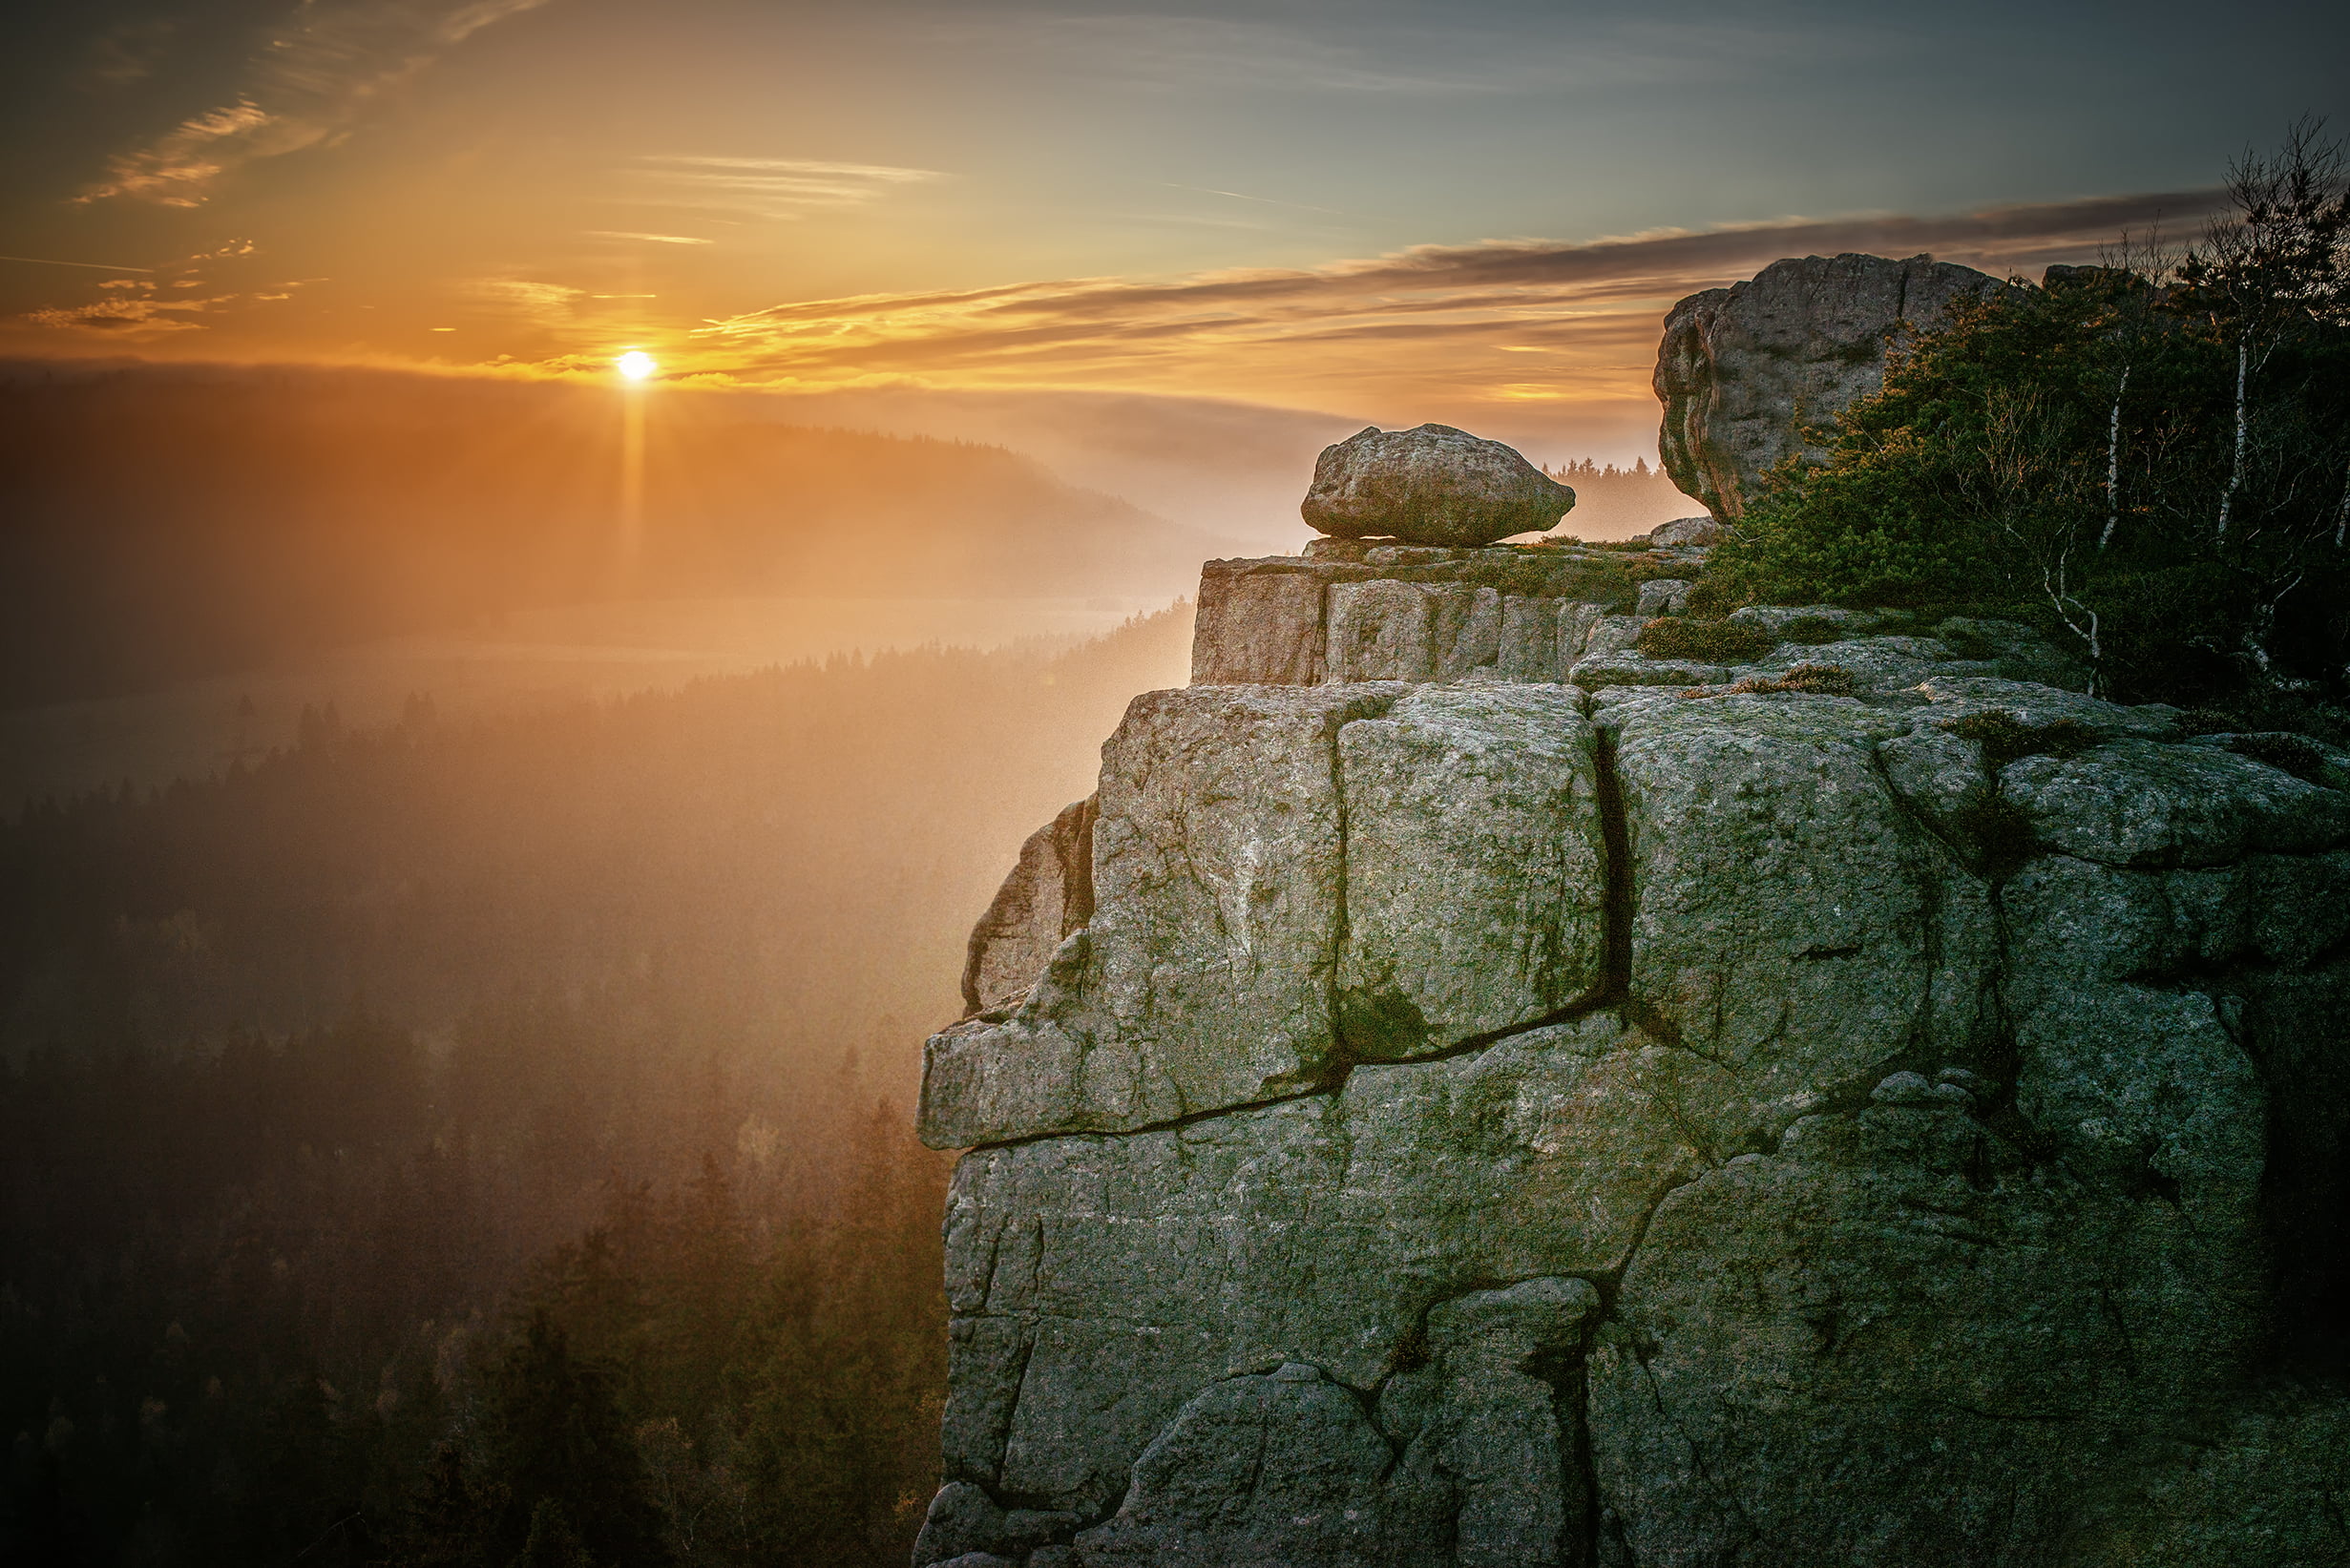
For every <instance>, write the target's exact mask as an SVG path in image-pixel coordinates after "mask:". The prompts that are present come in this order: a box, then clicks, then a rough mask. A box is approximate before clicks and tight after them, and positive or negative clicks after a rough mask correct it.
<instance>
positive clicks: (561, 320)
mask: <svg viewBox="0 0 2350 1568" xmlns="http://www.w3.org/2000/svg"><path fill="white" fill-rule="evenodd" d="M465 286H466V291H467V292H468V293H470V294H472V296H473V297H474V298H475V299H479V300H487V301H489V302H490V303H493V304H498V305H504V306H505V307H506V308H507V309H508V310H509V311H510V312H512V313H513V314H514V315H517V316H521V317H523V318H525V319H527V320H530V321H534V322H537V323H538V324H541V325H546V326H561V325H565V324H569V323H570V321H571V320H572V317H573V314H574V311H575V310H576V309H577V305H578V303H579V302H580V301H581V300H584V299H586V298H588V291H587V290H586V289H584V288H573V287H571V286H570V285H569V284H567V283H542V282H534V281H532V280H531V279H528V278H476V279H474V280H473V281H472V282H470V283H468V284H466V285H465Z"/></svg>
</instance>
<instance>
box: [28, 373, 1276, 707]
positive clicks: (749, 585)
mask: <svg viewBox="0 0 2350 1568" xmlns="http://www.w3.org/2000/svg"><path fill="white" fill-rule="evenodd" d="M641 401H642V407H643V410H644V418H643V438H642V475H643V477H642V494H643V498H644V499H643V506H642V512H641V522H640V524H632V522H631V520H630V518H629V516H628V514H627V512H626V510H625V509H624V506H623V496H622V485H623V477H622V476H623V464H624V462H625V450H624V448H625V440H624V433H623V413H622V410H623V407H624V404H623V401H622V394H620V393H619V392H618V391H617V390H613V389H605V388H593V387H570V386H552V385H546V384H528V383H506V382H492V381H481V380H459V379H456V378H436V377H427V376H417V375H404V374H393V373H388V372H374V371H358V370H318V369H264V370H223V369H219V368H208V369H202V370H189V369H175V368H168V367H136V368H123V369H109V370H104V371H99V372H91V371H87V370H79V371H68V370H64V369H50V368H46V367H41V366H21V365H20V366H9V367H4V368H0V705H22V704H26V703H31V702H40V701H49V700H60V699H65V698H71V697H81V696H94V695H99V694H105V693H112V692H121V691H127V690H136V689H139V688H142V687H145V686H150V685H155V684H158V683H161V682H165V681H169V680H173V679H183V678H186V677H189V676H195V675H202V674H207V673H214V672H218V671H222V670H231V669H238V668H242V667H246V666H249V665H252V664H255V663H259V662H262V661H265V660H268V659H279V658H283V657H287V656H289V655H298V654H300V653H303V652H305V651H307V650H309V649H313V648H316V647H321V646H325V645H330V644H334V643H341V642H349V641H354V640H359V639H363V638H372V637H380V636H385V635H389V634H395V633H402V632H410V631H420V630H427V629H431V628H436V627H441V626H448V625H454V624H462V623H463V622H465V621H467V620H468V619H470V618H472V617H477V616H481V615H485V614H492V613H495V612H499V611H504V610H510V609H515V608H522V607H528V606H535V605H547V604H566V603H579V602H587V601H592V600H598V599H612V598H651V597H681V596H737V595H739V596H766V595H812V596H845V597H846V596H853V597H893V598H908V597H913V598H920V597H964V596H1009V597H1042V596H1089V595H1136V594H1160V593H1164V594H1165V595H1167V596H1173V595H1175V594H1176V593H1180V592H1184V591H1185V590H1186V589H1187V588H1188V586H1189V585H1190V584H1191V583H1192V582H1193V581H1195V580H1196V575H1197V571H1198V565H1199V562H1200V560H1201V559H1202V558H1203V557H1204V556H1207V555H1212V554H1230V553H1232V551H1233V548H1234V547H1233V546H1232V545H1231V543H1230V542H1229V541H1226V540H1222V539H1216V538H1210V537H1208V536H1206V535H1205V534H1202V533H1197V532H1195V531H1192V530H1189V529H1185V528H1183V527H1180V526H1178V525H1176V524H1173V523H1169V522H1167V521H1165V519H1163V518H1159V517H1155V516H1153V515H1151V514H1150V513H1148V512H1143V511H1141V510H1140V509H1138V508H1136V507H1134V506H1132V505H1130V504H1129V503H1127V502H1125V501H1123V500H1120V499H1119V498H1117V497H1115V496H1110V495H1104V494H1101V493H1098V492H1094V491H1082V490H1078V489H1075V488H1073V487H1071V486H1069V485H1066V484H1064V483H1062V482H1061V481H1060V480H1059V479H1057V478H1056V477H1055V476H1054V475H1053V474H1052V473H1050V472H1049V471H1047V470H1044V469H1042V468H1041V467H1039V466H1038V465H1037V464H1035V463H1033V462H1030V461H1028V460H1027V459H1025V458H1022V457H1020V456H1018V455H1017V454H1016V453H1013V452H1010V451H1007V450H1004V449H1000V448H996V447H985V446H974V445H968V444H963V443H957V442H949V441H938V440H930V439H921V438H907V437H894V436H883V435H874V434H869V433H860V432H855V431H849V430H839V429H811V428H805V427H796V426H783V425H777V424H775V423H774V422H772V421H771V420H768V419H759V418H748V417H745V416H744V414H743V413H742V412H740V411H738V410H737V409H736V408H733V407H731V406H730V400H727V399H724V398H721V397H708V396H703V395H699V394H696V393H693V392H690V391H684V390H682V389H678V388H663V387H655V388H651V389H649V390H648V391H647V392H645V393H644V394H642V398H641Z"/></svg>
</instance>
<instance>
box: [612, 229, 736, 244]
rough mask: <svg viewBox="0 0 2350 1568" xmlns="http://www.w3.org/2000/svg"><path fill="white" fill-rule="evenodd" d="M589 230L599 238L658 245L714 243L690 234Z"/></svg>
mask: <svg viewBox="0 0 2350 1568" xmlns="http://www.w3.org/2000/svg"><path fill="white" fill-rule="evenodd" d="M587 232H588V233H589V235H590V236H592V237H593V238H595V239H598V240H645V241H646V242H648V243H650V244H656V245H707V244H710V243H713V241H711V240H698V239H696V238H695V237H694V236H692V235H690V234H633V233H630V232H628V231H626V230H623V229H590V230H588V231H587Z"/></svg>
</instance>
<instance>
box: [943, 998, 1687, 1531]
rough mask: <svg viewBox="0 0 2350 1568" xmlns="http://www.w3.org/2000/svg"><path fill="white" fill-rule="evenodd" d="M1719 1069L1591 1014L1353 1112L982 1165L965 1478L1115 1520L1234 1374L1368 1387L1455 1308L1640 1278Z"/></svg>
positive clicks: (1417, 1079) (962, 1269)
mask: <svg viewBox="0 0 2350 1568" xmlns="http://www.w3.org/2000/svg"><path fill="white" fill-rule="evenodd" d="M1713 1077H1714V1074H1713V1070H1712V1069H1711V1067H1710V1065H1709V1064H1707V1063H1705V1062H1703V1061H1700V1060H1698V1059H1696V1058H1695V1057H1692V1056H1688V1055H1687V1054H1686V1053H1680V1052H1675V1051H1672V1050H1669V1049H1668V1048H1667V1047H1664V1046H1662V1045H1660V1044H1658V1043H1657V1042H1656V1041H1654V1040H1652V1039H1649V1038H1648V1037H1647V1036H1646V1035H1642V1034H1640V1033H1639V1032H1638V1031H1633V1030H1627V1029H1626V1027H1625V1025H1624V1024H1622V1023H1621V1022H1620V1021H1618V1020H1616V1019H1614V1018H1612V1017H1605V1018H1594V1019H1590V1020H1585V1021H1584V1022H1582V1023H1579V1024H1570V1025H1559V1026H1553V1027H1548V1028H1543V1029H1539V1030H1533V1031H1529V1032H1527V1033H1525V1034H1521V1035H1514V1036H1511V1037H1510V1038H1508V1039H1505V1040H1503V1041H1501V1042H1500V1043H1499V1044H1496V1045H1494V1046H1492V1047H1490V1048H1488V1049H1487V1050H1484V1051H1481V1052H1477V1053H1474V1054H1471V1055H1468V1056H1456V1057H1451V1058H1448V1059H1445V1060H1440V1061H1435V1062H1426V1063H1416V1064H1397V1065H1393V1066H1365V1067H1361V1068H1358V1069H1356V1070H1355V1071H1354V1073H1353V1075H1352V1076H1351V1077H1349V1078H1348V1080H1347V1084H1346V1087H1345V1088H1344V1089H1343V1090H1341V1091H1339V1092H1338V1093H1337V1094H1336V1095H1334V1096H1308V1097H1304V1098H1298V1099H1293V1100H1288V1101H1284V1102H1282V1103H1280V1104H1277V1105H1269V1106H1261V1107H1257V1108H1255V1109H1251V1110H1248V1111H1242V1112H1237V1113H1235V1114H1233V1115H1230V1116H1226V1117H1211V1118H1206V1119H1202V1120H1198V1121H1194V1122H1190V1123H1187V1124H1185V1125H1184V1126H1181V1127H1178V1128H1170V1129H1165V1130H1163V1131H1157V1132H1148V1133H1141V1134H1136V1135H1132V1136H1128V1137H1123V1138H1082V1139H1045V1140H1042V1141H1039V1142H1032V1143H1023V1144H1018V1145H1013V1146H1009V1147H1004V1148H996V1149H986V1150H981V1151H978V1152H976V1153H974V1154H972V1155H970V1156H968V1157H967V1158H966V1159H965V1160H964V1161H963V1163H962V1165H961V1167H960V1168H959V1169H958V1170H957V1172H956V1174H955V1188H954V1191H953V1194H952V1195H951V1197H950V1199H949V1204H948V1217H947V1290H948V1300H949V1304H950V1306H951V1307H953V1308H954V1310H955V1313H956V1315H957V1320H958V1328H957V1333H958V1334H963V1335H964V1338H962V1339H959V1340H958V1341H957V1342H956V1345H957V1353H958V1355H959V1356H960V1357H961V1361H960V1362H959V1363H958V1368H959V1367H966V1366H967V1367H968V1368H969V1370H968V1372H966V1371H963V1370H960V1369H958V1370H957V1372H956V1373H955V1381H954V1388H953V1392H952V1395H951V1397H950V1400H949V1404H948V1411H947V1421H948V1426H949V1428H950V1430H951V1432H955V1433H956V1434H957V1438H956V1443H955V1447H953V1448H951V1449H950V1452H949V1466H950V1471H951V1473H952V1474H956V1475H959V1476H961V1477H963V1478H966V1479H970V1480H975V1481H977V1482H980V1483H981V1484H985V1485H990V1486H997V1487H1000V1488H1002V1489H1003V1490H1005V1491H1007V1492H1014V1493H1018V1494H1021V1495H1028V1496H1034V1497H1041V1498H1046V1499H1050V1500H1052V1501H1054V1502H1055V1503H1057V1504H1065V1505H1066V1506H1071V1507H1075V1508H1079V1509H1080V1510H1081V1511H1083V1510H1084V1509H1085V1508H1088V1507H1091V1508H1094V1509H1097V1510H1098V1509H1102V1508H1105V1507H1106V1506H1107V1504H1108V1503H1109V1501H1111V1500H1113V1499H1115V1497H1116V1496H1118V1495H1120V1493H1122V1492H1123V1489H1124V1487H1125V1475H1126V1467H1127V1466H1129V1465H1130V1464H1131V1463H1132V1461H1133V1458H1134V1456H1135V1455H1136V1454H1138V1453H1141V1451H1142V1449H1143V1448H1144V1445H1145V1444H1147V1443H1148V1442H1149V1441H1150V1439H1151V1437H1152V1436H1153V1435H1154V1434H1155V1433H1156V1432H1158V1431H1159V1430H1160V1429H1161V1428H1162V1427H1163V1426H1164V1425H1165V1423H1166V1422H1167V1421H1168V1420H1169V1419H1171V1418H1172V1416H1173V1415H1174V1413H1175V1411H1176V1410H1177V1409H1178V1408H1179V1407H1180V1406H1181V1405H1182V1404H1183V1403H1184V1401H1185V1400H1186V1399H1188V1398H1189V1397H1190V1396H1191V1394H1192V1393H1194V1392H1196V1391H1197V1390H1199V1389H1201V1388H1203V1387H1205V1386H1206V1384H1207V1383H1209V1382H1211V1381H1213V1380H1215V1379H1217V1378H1220V1377H1226V1376H1230V1375H1234V1374H1237V1373H1242V1372H1248V1371H1262V1370H1264V1369H1268V1368H1270V1367H1273V1366H1277V1365H1279V1364H1280V1363H1281V1362H1282V1361H1285V1360H1297V1361H1310V1362H1311V1363H1313V1364H1314V1365H1316V1366H1319V1367H1322V1368H1324V1369H1327V1370H1328V1371H1329V1372H1330V1374H1331V1375H1332V1377H1334V1378H1337V1379H1338V1380H1340V1381H1343V1382H1345V1383H1347V1384H1349V1385H1350V1386H1352V1387H1354V1388H1357V1389H1364V1388H1369V1387H1371V1386H1372V1385H1374V1384H1375V1383H1376V1382H1378V1380H1379V1379H1380V1378H1381V1377H1382V1376H1384V1375H1385V1374H1386V1373H1388V1372H1389V1371H1391V1370H1392V1369H1394V1368H1395V1363H1396V1359H1397V1357H1398V1354H1399V1350H1400V1348H1403V1347H1404V1346H1405V1345H1406V1342H1407V1339H1408V1338H1409V1337H1411V1335H1412V1330H1413V1328H1414V1326H1415V1325H1416V1324H1417V1323H1418V1322H1419V1321H1420V1318H1421V1315H1422V1314H1423V1313H1424V1312H1425V1311H1426V1310H1427V1309H1428V1308H1429V1307H1431V1306H1433V1305H1435V1304H1436V1303H1437V1302H1441V1301H1443V1300H1446V1299H1448V1298H1450V1297H1454V1296H1458V1295H1460V1294H1462V1293H1464V1292H1466V1291H1468V1290H1472V1289H1476V1288H1479V1287H1480V1286H1482V1285H1484V1284H1485V1283H1487V1282H1490V1281H1494V1280H1512V1279H1529V1278H1535V1277H1539V1276H1553V1275H1557V1276H1563V1275H1567V1274H1576V1273H1604V1272H1605V1271H1607V1270H1610V1269H1613V1268H1617V1267H1621V1266H1622V1265H1623V1262H1624V1260H1625V1259H1626V1257H1628V1256H1629V1254H1630V1250H1631V1248H1632V1246H1633V1244H1634V1243H1635V1240H1636V1238H1637V1237H1638V1235H1639V1231H1640V1227H1641V1224H1642V1222H1643V1219H1644V1217H1645V1216H1646V1214H1647V1211H1648V1208H1649V1207H1650V1205H1652V1204H1653V1203H1654V1202H1656V1199H1657V1197H1658V1196H1659V1195H1660V1194H1661V1193H1662V1192H1663V1191H1664V1190H1665V1189H1666V1188H1667V1187H1668V1185H1669V1184H1670V1183H1671V1182H1673V1181H1677V1180H1681V1179H1683V1178H1684V1177H1685V1176H1686V1175H1687V1174H1688V1171H1689V1162H1690V1161H1691V1160H1692V1156H1691V1155H1690V1154H1689V1151H1688V1149H1687V1148H1686V1146H1685V1144H1684V1143H1683V1142H1682V1140H1681V1139H1682V1134H1681V1132H1680V1131H1679V1129H1678V1128H1677V1126H1676V1123H1675V1120H1674V1114H1673V1111H1672V1109H1671V1107H1672V1106H1673V1105H1674V1104H1675V1103H1676V1102H1677V1100H1678V1099H1679V1098H1687V1097H1689V1096H1692V1095H1696V1094H1700V1093H1706V1092H1710V1089H1709V1085H1710V1083H1711V1080H1712V1078H1713ZM965 1323H968V1324H974V1325H988V1326H991V1327H989V1328H988V1329H987V1331H986V1332H985V1333H984V1334H982V1333H981V1332H980V1331H979V1330H978V1329H977V1328H973V1329H971V1330H969V1331H968V1332H966V1330H964V1329H963V1328H961V1327H959V1325H961V1324H965ZM1015 1345H1017V1346H1019V1347H1021V1348H1019V1349H1018V1350H1014V1349H1012V1348H1008V1347H1011V1346H1015ZM965 1347H968V1348H965ZM1003 1411H1009V1412H1010V1413H1009V1414H1008V1415H1006V1414H1002V1413H999V1412H1003ZM998 1432H1000V1433H1001V1436H1000V1437H997V1436H995V1434H997V1433H998ZM975 1438H977V1439H982V1440H985V1439H992V1440H993V1441H994V1442H995V1443H996V1445H997V1446H996V1447H994V1448H993V1449H990V1448H988V1447H985V1446H983V1443H982V1442H981V1441H975V1440H974V1439H975Z"/></svg>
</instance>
